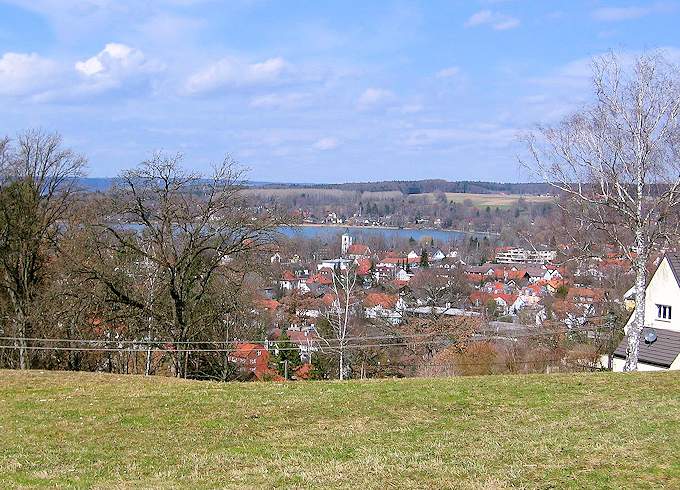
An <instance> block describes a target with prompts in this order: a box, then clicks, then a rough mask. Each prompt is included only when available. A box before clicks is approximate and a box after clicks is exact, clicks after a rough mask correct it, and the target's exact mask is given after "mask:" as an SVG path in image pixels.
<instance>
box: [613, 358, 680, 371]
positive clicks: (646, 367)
mask: <svg viewBox="0 0 680 490" xmlns="http://www.w3.org/2000/svg"><path fill="white" fill-rule="evenodd" d="M607 362H608V359H607V356H602V358H601V359H600V363H601V364H602V367H607ZM625 364H626V360H625V359H619V358H616V357H615V358H614V359H612V371H614V372H615V373H622V372H623V366H624V365H625ZM668 369H669V370H671V371H677V370H680V356H678V357H677V358H676V359H675V361H673V364H671V367H670V368H668ZM638 371H667V369H666V368H664V367H659V366H655V365H653V364H645V363H644V362H638Z"/></svg>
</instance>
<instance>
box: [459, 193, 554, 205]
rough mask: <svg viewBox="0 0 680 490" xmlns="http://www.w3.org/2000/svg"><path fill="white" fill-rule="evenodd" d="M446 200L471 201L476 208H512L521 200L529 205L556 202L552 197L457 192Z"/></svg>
mask: <svg viewBox="0 0 680 490" xmlns="http://www.w3.org/2000/svg"><path fill="white" fill-rule="evenodd" d="M446 198H447V199H448V200H449V202H451V201H453V202H455V203H462V202H464V201H465V200H468V199H469V200H470V202H471V203H472V205H473V206H476V207H486V206H490V207H492V208H493V207H496V206H498V207H505V206H512V205H513V204H515V203H516V202H517V201H518V200H519V199H524V200H525V201H526V202H529V203H551V202H554V201H555V198H554V197H551V196H527V195H520V194H463V193H456V192H447V193H446Z"/></svg>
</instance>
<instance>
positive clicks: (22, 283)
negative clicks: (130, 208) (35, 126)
mask: <svg viewBox="0 0 680 490" xmlns="http://www.w3.org/2000/svg"><path fill="white" fill-rule="evenodd" d="M85 165H86V160H85V157H83V156H81V155H79V154H77V153H75V152H74V151H72V150H70V149H67V148H63V146H62V139H61V136H59V135H58V134H56V133H52V134H48V133H44V132H42V131H27V132H25V133H23V134H20V135H19V136H18V137H17V138H16V140H10V139H8V138H5V139H3V140H0V289H1V290H2V292H3V293H4V294H5V295H6V297H7V300H8V301H7V302H8V304H9V306H10V316H11V323H12V325H13V326H14V328H13V336H14V337H15V338H16V341H15V344H16V347H17V349H18V352H19V367H20V368H21V369H28V368H29V367H30V358H29V355H28V348H27V347H28V346H27V343H26V340H25V339H26V337H28V336H29V335H30V333H31V320H30V318H31V314H32V312H33V310H34V309H35V308H34V306H35V305H34V302H35V300H36V297H37V295H38V292H39V289H40V286H41V284H42V283H43V281H44V280H45V276H46V274H47V263H48V261H49V260H50V256H51V255H53V254H54V253H56V249H57V245H58V240H59V237H60V236H61V234H62V231H63V229H62V226H61V223H62V220H64V219H65V218H66V215H67V213H68V211H69V208H70V207H71V205H72V204H73V202H74V199H75V196H76V190H77V185H78V181H77V177H79V176H81V175H82V174H83V171H84V168H85Z"/></svg>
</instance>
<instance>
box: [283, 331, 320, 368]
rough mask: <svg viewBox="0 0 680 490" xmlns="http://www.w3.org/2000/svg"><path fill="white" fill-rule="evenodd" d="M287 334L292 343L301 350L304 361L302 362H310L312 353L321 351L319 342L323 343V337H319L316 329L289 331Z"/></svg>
mask: <svg viewBox="0 0 680 490" xmlns="http://www.w3.org/2000/svg"><path fill="white" fill-rule="evenodd" d="M286 334H287V335H288V337H289V338H290V341H291V342H292V343H293V344H296V345H297V346H298V348H299V349H300V359H302V362H310V361H311V359H312V353H314V352H316V351H318V350H319V342H320V341H321V337H319V334H318V333H317V331H316V329H314V328H306V329H302V330H295V329H288V331H287V332H286Z"/></svg>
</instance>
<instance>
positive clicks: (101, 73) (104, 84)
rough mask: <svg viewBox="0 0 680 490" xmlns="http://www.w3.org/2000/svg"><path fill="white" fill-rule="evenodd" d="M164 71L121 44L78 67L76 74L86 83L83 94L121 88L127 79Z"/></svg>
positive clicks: (76, 64)
mask: <svg viewBox="0 0 680 490" xmlns="http://www.w3.org/2000/svg"><path fill="white" fill-rule="evenodd" d="M162 68H163V67H162V65H161V64H160V63H156V62H153V61H149V60H148V59H147V58H146V57H145V56H144V53H142V52H141V51H140V50H138V49H135V48H132V47H130V46H127V45H125V44H120V43H108V44H106V45H105V46H104V49H102V50H101V51H100V52H99V53H97V54H96V55H95V56H92V57H91V58H88V59H86V60H82V61H77V62H76V63H75V69H76V71H77V72H78V73H79V74H80V75H81V77H82V79H83V80H84V82H85V83H84V85H82V86H81V87H80V89H81V90H83V91H100V90H106V89H110V88H117V87H119V86H121V85H122V83H123V81H125V80H127V79H134V78H136V79H138V78H139V77H144V76H145V75H148V74H151V73H154V72H158V71H160V70H162Z"/></svg>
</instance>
